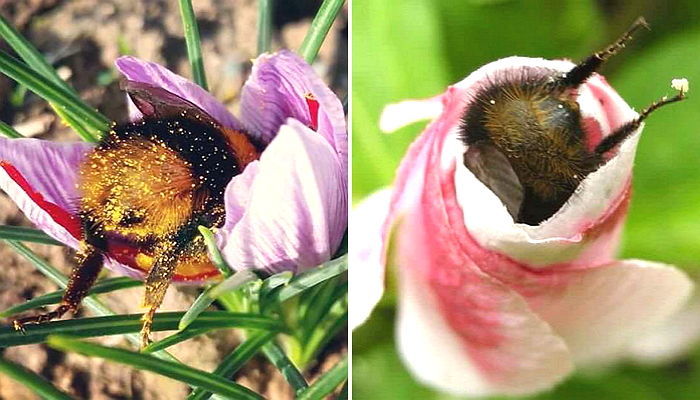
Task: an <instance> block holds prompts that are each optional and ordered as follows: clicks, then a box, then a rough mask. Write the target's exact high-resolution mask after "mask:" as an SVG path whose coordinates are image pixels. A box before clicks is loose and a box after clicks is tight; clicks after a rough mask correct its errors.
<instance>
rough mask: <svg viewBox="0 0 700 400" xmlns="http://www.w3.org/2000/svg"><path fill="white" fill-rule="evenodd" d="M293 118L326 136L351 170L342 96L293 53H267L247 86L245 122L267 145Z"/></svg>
mask: <svg viewBox="0 0 700 400" xmlns="http://www.w3.org/2000/svg"><path fill="white" fill-rule="evenodd" d="M309 95H311V98H312V99H315V101H316V102H317V103H318V104H317V105H314V103H313V101H314V100H312V101H311V102H310V101H309V100H310V96H309ZM290 117H291V118H294V119H296V120H298V121H301V122H302V123H303V124H304V125H306V126H309V127H312V129H314V130H315V131H317V132H318V133H319V134H320V135H321V136H323V137H324V138H325V139H326V140H327V141H328V143H330V145H331V146H332V147H333V148H334V149H335V151H336V152H337V154H338V158H339V159H340V160H341V161H342V162H343V163H344V165H345V168H346V169H347V154H348V149H347V143H348V138H347V127H346V124H345V114H344V112H343V106H342V104H341V103H340V101H339V100H338V97H337V96H336V95H335V94H334V93H333V92H332V91H331V90H330V89H329V88H328V86H326V84H325V83H324V82H323V81H322V80H321V78H319V77H318V76H317V75H316V73H315V72H314V71H313V69H312V68H311V66H309V65H308V64H307V63H306V62H304V60H302V59H301V58H299V56H297V55H296V54H294V53H293V52H291V51H287V50H282V51H280V52H278V53H274V54H263V55H261V56H260V57H258V58H257V59H256V60H255V62H254V64H253V71H252V72H251V75H250V77H248V80H247V81H246V83H245V85H244V86H243V90H242V95H241V120H242V121H243V123H244V124H245V125H246V126H247V127H248V129H249V130H250V131H251V134H253V135H257V136H258V137H259V138H260V140H261V141H262V142H264V143H267V142H269V141H270V140H272V138H273V137H274V136H275V134H276V133H277V130H278V129H279V127H280V126H281V125H282V124H283V123H284V121H285V120H286V119H287V118H290Z"/></svg>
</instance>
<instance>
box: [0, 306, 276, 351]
mask: <svg viewBox="0 0 700 400" xmlns="http://www.w3.org/2000/svg"><path fill="white" fill-rule="evenodd" d="M182 316H183V313H182V312H166V313H157V314H156V316H155V319H154V321H153V331H154V332H159V331H174V330H177V325H178V322H179V321H180V319H181V318H182ZM141 326H142V322H141V314H127V315H111V316H106V317H92V318H79V319H69V320H60V321H51V322H46V323H43V324H39V325H27V326H25V330H26V332H25V333H24V334H22V333H20V332H17V331H15V330H14V329H13V328H11V327H0V347H9V346H17V345H23V344H30V343H41V342H43V341H45V340H46V338H47V337H48V336H49V335H52V334H61V335H70V336H74V337H94V336H108V335H121V334H125V333H133V332H139V331H140V330H141ZM220 328H247V329H258V330H265V331H274V332H280V331H283V330H284V326H283V325H282V323H281V322H280V321H277V320H275V319H272V318H269V317H264V316H260V315H257V314H245V313H234V312H228V311H207V312H203V313H202V314H200V316H199V318H197V320H196V321H194V322H193V323H192V324H191V325H190V329H220Z"/></svg>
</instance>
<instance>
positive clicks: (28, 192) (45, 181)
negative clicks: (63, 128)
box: [0, 138, 93, 248]
mask: <svg viewBox="0 0 700 400" xmlns="http://www.w3.org/2000/svg"><path fill="white" fill-rule="evenodd" d="M92 147H93V145H91V144H87V143H70V144H67V143H52V142H48V141H45V140H38V139H4V138H0V162H2V164H1V166H2V168H0V188H2V190H3V191H5V193H7V194H8V196H10V198H11V199H12V200H13V201H14V202H15V203H17V205H18V206H19V208H20V209H21V210H22V212H23V213H24V214H25V215H26V216H27V218H29V220H30V221H31V222H32V223H33V224H34V225H36V226H37V227H38V228H39V229H41V230H43V231H44V232H46V233H47V234H48V235H49V236H51V237H53V238H54V239H56V240H58V241H60V242H62V243H65V244H66V245H68V246H70V247H73V248H77V247H78V238H77V237H76V236H78V237H79V236H80V235H79V227H80V225H79V224H78V223H77V218H76V216H75V212H76V210H77V208H78V199H79V194H78V191H77V172H78V167H79V166H80V163H81V161H82V160H83V157H84V156H85V154H86V153H88V152H89V151H90V150H91V149H92Z"/></svg>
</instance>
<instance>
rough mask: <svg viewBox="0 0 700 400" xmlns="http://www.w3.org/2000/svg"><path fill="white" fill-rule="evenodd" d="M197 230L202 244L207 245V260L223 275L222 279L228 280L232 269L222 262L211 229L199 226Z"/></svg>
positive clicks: (222, 258)
mask: <svg viewBox="0 0 700 400" xmlns="http://www.w3.org/2000/svg"><path fill="white" fill-rule="evenodd" d="M197 229H199V233H200V234H201V235H202V237H204V243H205V244H206V245H207V252H208V253H209V259H210V260H211V262H212V263H213V264H214V266H215V267H216V268H218V269H219V272H221V275H223V276H224V278H228V277H230V276H231V275H233V269H232V268H231V267H230V266H229V265H228V263H227V262H226V260H224V256H222V255H221V251H220V250H219V246H217V245H216V238H214V233H213V232H212V231H211V229H209V228H207V227H206V226H201V225H200V226H199V227H197Z"/></svg>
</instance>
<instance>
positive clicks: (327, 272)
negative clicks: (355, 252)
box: [274, 254, 348, 302]
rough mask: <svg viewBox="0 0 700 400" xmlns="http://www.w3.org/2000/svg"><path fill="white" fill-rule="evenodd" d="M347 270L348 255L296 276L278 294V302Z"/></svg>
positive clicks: (276, 294)
mask: <svg viewBox="0 0 700 400" xmlns="http://www.w3.org/2000/svg"><path fill="white" fill-rule="evenodd" d="M347 270H348V256H347V254H346V255H344V256H342V257H340V258H336V259H335V260H331V261H328V262H327V263H325V264H323V265H321V266H318V267H316V268H313V269H310V270H308V271H305V272H302V273H301V274H299V275H297V276H295V277H294V278H292V280H291V281H289V283H288V284H287V285H286V286H284V287H283V288H281V289H280V290H279V291H278V292H276V293H275V295H274V297H275V298H276V300H277V301H279V302H283V301H285V300H288V299H290V298H292V297H294V296H296V295H298V294H299V293H302V292H303V291H305V290H307V289H309V288H311V287H314V286H316V285H318V284H319V283H321V282H323V281H326V280H328V279H331V278H333V277H334V276H337V275H340V274H342V273H343V272H345V271H347Z"/></svg>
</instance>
